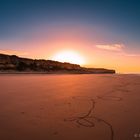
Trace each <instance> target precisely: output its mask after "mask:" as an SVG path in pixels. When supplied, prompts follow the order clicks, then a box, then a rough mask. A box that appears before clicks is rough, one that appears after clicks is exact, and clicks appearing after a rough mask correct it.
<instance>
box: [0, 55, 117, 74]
mask: <svg viewBox="0 0 140 140" xmlns="http://www.w3.org/2000/svg"><path fill="white" fill-rule="evenodd" d="M0 71H1V72H18V71H19V72H45V73H56V72H65V73H88V74H90V73H115V70H109V69H104V68H84V67H81V66H80V65H77V64H70V63H62V62H58V61H52V60H43V59H39V60H36V59H35V60H34V59H28V58H21V57H18V56H16V55H5V54H0Z"/></svg>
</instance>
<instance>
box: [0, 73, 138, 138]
mask: <svg viewBox="0 0 140 140" xmlns="http://www.w3.org/2000/svg"><path fill="white" fill-rule="evenodd" d="M137 139H140V75H130V74H126V75H123V74H122V75H121V74H120V75H119V74H114V75H111V74H110V75H109V74H105V75H103V74H99V75H95V74H90V75H88V74H83V75H80V74H77V75H76V74H74V75H73V74H71V75H57V74H52V75H43V74H38V75H35V74H32V75H31V74H30V75H26V74H21V75H19V74H10V75H9V74H8V75H6V74H4V75H2V74H1V75H0V140H137Z"/></svg>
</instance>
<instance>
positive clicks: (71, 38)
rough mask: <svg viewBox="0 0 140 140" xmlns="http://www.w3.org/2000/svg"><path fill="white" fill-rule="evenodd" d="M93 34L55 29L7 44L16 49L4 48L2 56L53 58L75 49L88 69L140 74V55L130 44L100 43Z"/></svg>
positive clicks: (72, 29)
mask: <svg viewBox="0 0 140 140" xmlns="http://www.w3.org/2000/svg"><path fill="white" fill-rule="evenodd" d="M91 32H94V33H96V31H92V30H89V29H88V30H87V29H86V28H83V27H76V29H74V28H69V29H66V28H63V30H62V29H59V28H58V29H54V30H50V31H49V37H45V36H46V35H45V34H44V35H42V38H38V37H37V39H36V36H33V35H32V37H30V39H28V40H18V41H16V42H15V41H13V42H12V41H11V42H4V43H3V44H0V45H2V46H3V47H4V48H6V47H7V46H10V47H11V48H13V46H14V48H16V49H1V50H0V52H1V53H8V54H16V55H19V56H22V57H29V58H36V59H53V58H54V55H57V54H59V53H61V52H63V51H68V50H71V51H73V52H75V53H77V54H78V55H79V56H80V57H81V58H82V59H84V62H85V63H84V65H83V66H87V67H104V68H111V69H115V70H116V71H117V72H120V73H127V72H132V73H133V72H134V73H137V72H140V62H139V60H140V55H138V54H134V53H131V51H130V50H129V48H128V47H127V45H125V44H124V43H121V42H114V43H100V41H99V39H98V38H92V37H91Z"/></svg>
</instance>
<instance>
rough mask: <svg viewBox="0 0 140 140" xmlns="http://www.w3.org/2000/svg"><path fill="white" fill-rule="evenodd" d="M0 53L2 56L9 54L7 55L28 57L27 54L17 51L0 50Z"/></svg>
mask: <svg viewBox="0 0 140 140" xmlns="http://www.w3.org/2000/svg"><path fill="white" fill-rule="evenodd" d="M0 53H2V54H9V55H20V56H24V55H25V56H26V55H28V53H27V52H22V51H17V50H1V49H0Z"/></svg>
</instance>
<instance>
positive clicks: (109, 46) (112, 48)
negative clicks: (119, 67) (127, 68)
mask: <svg viewBox="0 0 140 140" xmlns="http://www.w3.org/2000/svg"><path fill="white" fill-rule="evenodd" d="M96 47H97V48H99V49H103V50H108V51H122V49H123V48H124V45H123V44H101V45H96Z"/></svg>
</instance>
